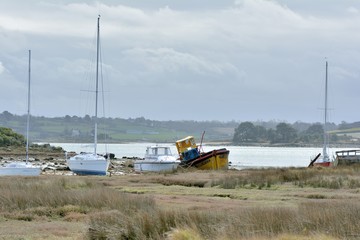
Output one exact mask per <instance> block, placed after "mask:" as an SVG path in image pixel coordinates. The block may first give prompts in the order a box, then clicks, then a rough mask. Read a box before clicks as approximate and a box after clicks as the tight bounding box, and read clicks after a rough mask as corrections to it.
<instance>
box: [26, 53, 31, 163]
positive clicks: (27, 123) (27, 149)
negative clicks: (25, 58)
mask: <svg viewBox="0 0 360 240" xmlns="http://www.w3.org/2000/svg"><path fill="white" fill-rule="evenodd" d="M30 76H31V50H29V75H28V99H27V108H28V109H27V121H26V163H28V161H29V128H30Z"/></svg>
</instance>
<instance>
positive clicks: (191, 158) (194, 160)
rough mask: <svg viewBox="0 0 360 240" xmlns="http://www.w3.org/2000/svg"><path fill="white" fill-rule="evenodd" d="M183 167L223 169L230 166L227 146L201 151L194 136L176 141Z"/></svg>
mask: <svg viewBox="0 0 360 240" xmlns="http://www.w3.org/2000/svg"><path fill="white" fill-rule="evenodd" d="M176 148H177V150H178V153H179V156H180V160H181V162H180V165H179V166H182V167H196V168H198V169H201V170H221V169H225V170H226V169H228V167H229V153H230V151H229V150H227V149H226V148H220V149H215V150H212V151H208V152H203V151H201V150H200V149H201V147H198V146H197V145H196V143H195V139H194V137H193V136H188V137H186V138H183V139H180V140H178V141H176Z"/></svg>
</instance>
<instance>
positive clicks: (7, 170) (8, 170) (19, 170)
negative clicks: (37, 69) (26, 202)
mask: <svg viewBox="0 0 360 240" xmlns="http://www.w3.org/2000/svg"><path fill="white" fill-rule="evenodd" d="M30 76H31V50H29V76H28V111H27V124H26V159H25V162H16V161H15V162H10V163H8V164H6V165H5V166H2V167H0V176H39V175H40V174H41V171H42V169H41V166H34V165H32V164H31V163H29V128H30Z"/></svg>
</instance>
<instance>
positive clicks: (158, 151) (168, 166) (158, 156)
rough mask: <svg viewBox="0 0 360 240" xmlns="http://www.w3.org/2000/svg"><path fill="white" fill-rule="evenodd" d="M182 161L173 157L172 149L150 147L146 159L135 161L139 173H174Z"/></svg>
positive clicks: (147, 149) (135, 167)
mask: <svg viewBox="0 0 360 240" xmlns="http://www.w3.org/2000/svg"><path fill="white" fill-rule="evenodd" d="M179 164H180V160H178V159H176V157H175V156H174V155H172V153H171V150H170V147H166V146H149V147H147V148H146V153H145V157H144V159H139V160H135V162H134V169H135V171H137V172H169V171H174V170H176V169H177V167H178V166H179Z"/></svg>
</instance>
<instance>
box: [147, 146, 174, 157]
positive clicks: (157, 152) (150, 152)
mask: <svg viewBox="0 0 360 240" xmlns="http://www.w3.org/2000/svg"><path fill="white" fill-rule="evenodd" d="M145 155H146V156H171V155H172V154H171V150H170V147H159V146H151V147H147V148H146V154H145Z"/></svg>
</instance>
